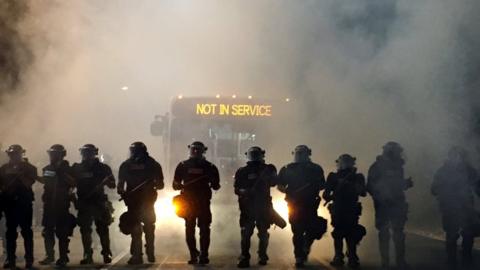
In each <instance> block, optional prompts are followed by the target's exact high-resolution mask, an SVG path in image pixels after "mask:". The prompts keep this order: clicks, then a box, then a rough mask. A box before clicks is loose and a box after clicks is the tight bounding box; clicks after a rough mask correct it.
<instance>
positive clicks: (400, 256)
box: [393, 230, 409, 269]
mask: <svg viewBox="0 0 480 270" xmlns="http://www.w3.org/2000/svg"><path fill="white" fill-rule="evenodd" d="M393 242H394V244H395V259H396V264H397V268H398V269H407V268H409V266H408V264H407V261H406V260H405V234H404V232H403V231H400V230H399V231H394V232H393Z"/></svg>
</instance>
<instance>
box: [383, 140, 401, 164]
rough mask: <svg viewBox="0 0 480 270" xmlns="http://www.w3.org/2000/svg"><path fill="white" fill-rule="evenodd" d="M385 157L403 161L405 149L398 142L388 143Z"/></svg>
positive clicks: (385, 148) (384, 153) (384, 147)
mask: <svg viewBox="0 0 480 270" xmlns="http://www.w3.org/2000/svg"><path fill="white" fill-rule="evenodd" d="M382 148H383V154H382V155H383V156H385V157H388V158H389V159H392V160H395V159H403V147H402V146H401V145H400V144H399V143H397V142H393V141H390V142H387V143H386V144H385V145H384V146H383V147H382Z"/></svg>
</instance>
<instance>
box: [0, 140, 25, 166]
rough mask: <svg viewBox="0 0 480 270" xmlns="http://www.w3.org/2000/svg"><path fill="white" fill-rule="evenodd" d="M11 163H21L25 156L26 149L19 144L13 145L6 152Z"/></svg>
mask: <svg viewBox="0 0 480 270" xmlns="http://www.w3.org/2000/svg"><path fill="white" fill-rule="evenodd" d="M5 153H7V155H8V157H9V158H10V161H11V162H21V161H22V160H23V156H24V155H25V149H23V147H22V146H21V145H19V144H12V145H10V146H9V147H8V149H7V150H5Z"/></svg>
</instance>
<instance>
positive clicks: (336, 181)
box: [323, 154, 367, 268]
mask: <svg viewBox="0 0 480 270" xmlns="http://www.w3.org/2000/svg"><path fill="white" fill-rule="evenodd" d="M336 163H337V171H336V172H332V173H330V174H329V175H328V177H327V183H326V184H325V192H323V198H324V199H325V200H326V201H327V202H330V201H331V202H332V203H331V204H329V206H328V209H329V211H330V215H331V217H332V221H331V224H332V226H333V227H334V230H333V232H332V237H333V241H334V248H335V257H334V258H333V260H332V261H331V262H330V264H331V265H333V266H342V265H343V264H344V261H343V258H344V255H343V241H344V240H345V242H346V244H347V256H348V265H349V266H350V267H351V268H358V267H359V266H360V264H359V259H358V256H357V245H358V244H359V242H360V240H361V239H362V238H363V236H364V235H365V228H364V227H363V226H361V225H360V224H358V219H359V217H360V215H361V213H362V205H361V204H360V203H359V201H358V200H359V196H362V197H365V196H366V195H367V187H366V186H365V177H364V176H363V174H361V173H357V168H355V158H354V157H352V156H350V155H349V154H343V155H341V156H340V157H339V158H338V159H337V160H336Z"/></svg>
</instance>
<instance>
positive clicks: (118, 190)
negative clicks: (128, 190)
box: [117, 186, 125, 196]
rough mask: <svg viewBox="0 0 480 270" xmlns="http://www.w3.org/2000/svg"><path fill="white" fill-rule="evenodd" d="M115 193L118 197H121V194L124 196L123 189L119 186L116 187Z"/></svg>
mask: <svg viewBox="0 0 480 270" xmlns="http://www.w3.org/2000/svg"><path fill="white" fill-rule="evenodd" d="M117 193H118V195H120V196H123V194H125V189H124V188H123V187H121V186H118V187H117Z"/></svg>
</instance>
